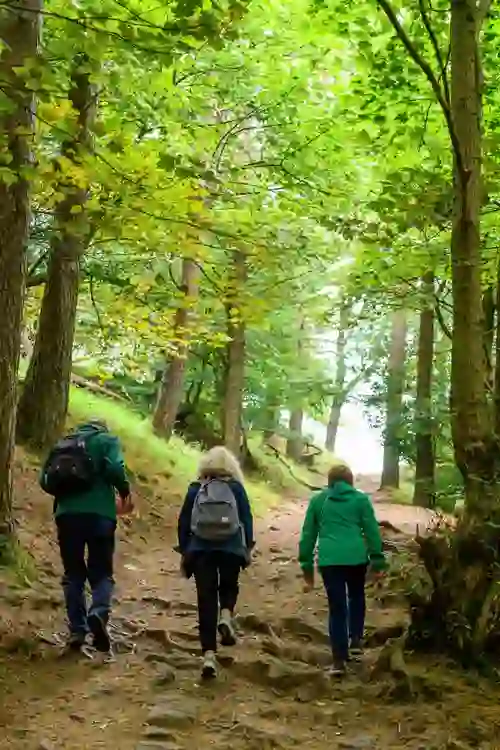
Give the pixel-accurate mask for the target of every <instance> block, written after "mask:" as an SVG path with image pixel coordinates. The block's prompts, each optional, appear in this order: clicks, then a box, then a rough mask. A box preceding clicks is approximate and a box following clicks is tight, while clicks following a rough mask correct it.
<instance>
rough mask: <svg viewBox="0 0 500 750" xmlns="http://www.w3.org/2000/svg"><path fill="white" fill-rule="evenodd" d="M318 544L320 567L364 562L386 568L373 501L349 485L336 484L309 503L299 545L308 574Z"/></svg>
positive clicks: (375, 567) (302, 564) (301, 564)
mask: <svg viewBox="0 0 500 750" xmlns="http://www.w3.org/2000/svg"><path fill="white" fill-rule="evenodd" d="M316 544H317V545H318V567H319V568H323V567H326V566H328V565H363V564H364V563H370V564H371V566H372V568H373V570H377V571H380V570H383V569H384V568H385V567H386V563H385V557H384V553H383V549H382V537H381V534H380V529H379V525H378V522H377V519H376V518H375V513H374V510H373V506H372V504H371V501H370V498H369V497H368V495H365V494H364V492H360V491H359V490H356V489H354V487H351V485H350V484H347V483H346V482H335V484H334V485H333V486H331V487H327V489H325V490H322V491H321V492H319V493H317V494H316V495H313V497H312V498H311V500H310V502H309V506H308V508H307V512H306V517H305V519H304V525H303V527H302V535H301V539H300V545H299V563H300V566H301V568H302V569H303V570H304V571H307V572H309V571H312V570H314V551H315V549H316Z"/></svg>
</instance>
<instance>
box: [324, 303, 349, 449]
mask: <svg viewBox="0 0 500 750" xmlns="http://www.w3.org/2000/svg"><path fill="white" fill-rule="evenodd" d="M348 327H349V307H348V306H347V305H346V303H345V301H344V300H341V303H340V315H339V329H338V333H337V345H336V360H335V393H334V395H333V401H332V406H331V409H330V416H329V418H328V424H327V426H326V441H325V448H326V450H327V451H330V452H331V453H333V452H334V451H335V443H336V440H337V432H338V429H339V424H340V416H341V413H342V407H343V405H344V402H345V399H346V391H345V380H346V374H347V367H346V355H345V350H346V343H347V329H348Z"/></svg>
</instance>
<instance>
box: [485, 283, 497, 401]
mask: <svg viewBox="0 0 500 750" xmlns="http://www.w3.org/2000/svg"><path fill="white" fill-rule="evenodd" d="M482 305H483V318H484V336H483V339H484V344H483V345H484V356H485V363H486V382H487V386H488V389H492V388H493V382H494V381H493V341H494V338H495V290H494V288H493V286H492V285H491V286H488V287H487V288H486V289H485V290H484V292H483V301H482Z"/></svg>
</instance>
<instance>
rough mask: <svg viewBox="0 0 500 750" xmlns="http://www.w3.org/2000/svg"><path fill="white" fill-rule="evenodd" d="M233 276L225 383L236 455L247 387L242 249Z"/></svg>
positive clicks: (226, 418)
mask: <svg viewBox="0 0 500 750" xmlns="http://www.w3.org/2000/svg"><path fill="white" fill-rule="evenodd" d="M233 264H234V265H233V279H232V288H231V292H230V294H229V295H228V296H229V302H228V304H227V305H226V314H227V334H228V338H229V343H228V345H227V359H226V372H225V383H224V407H223V425H222V427H223V435H224V444H225V446H226V448H229V450H230V451H232V452H233V453H234V455H235V456H238V457H239V455H240V452H241V423H242V417H243V392H244V387H245V356H246V352H245V349H246V332H245V321H244V319H243V315H242V310H241V305H240V304H239V301H240V300H241V298H242V295H243V294H244V287H245V282H246V261H245V256H244V254H243V253H242V252H240V251H235V252H234V253H233Z"/></svg>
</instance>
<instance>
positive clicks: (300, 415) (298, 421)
mask: <svg viewBox="0 0 500 750" xmlns="http://www.w3.org/2000/svg"><path fill="white" fill-rule="evenodd" d="M303 421H304V412H303V411H302V409H300V408H297V409H292V411H291V412H290V421H289V423H288V431H289V433H290V435H289V438H288V440H287V441H286V455H287V456H288V457H289V458H291V459H292V460H293V461H296V462H297V463H298V462H299V461H300V459H301V457H302V452H303V450H304V439H303V437H302V422H303Z"/></svg>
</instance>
